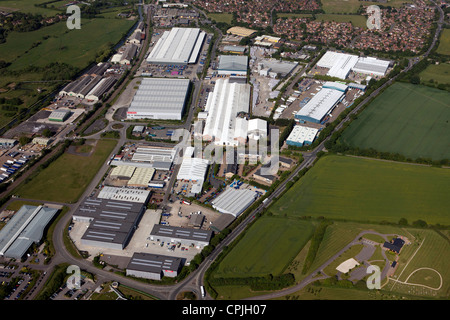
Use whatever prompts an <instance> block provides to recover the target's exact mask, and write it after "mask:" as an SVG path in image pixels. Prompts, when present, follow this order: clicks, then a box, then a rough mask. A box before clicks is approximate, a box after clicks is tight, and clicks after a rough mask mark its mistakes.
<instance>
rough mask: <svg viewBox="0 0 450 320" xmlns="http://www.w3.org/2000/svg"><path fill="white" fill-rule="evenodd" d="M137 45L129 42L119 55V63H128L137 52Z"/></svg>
mask: <svg viewBox="0 0 450 320" xmlns="http://www.w3.org/2000/svg"><path fill="white" fill-rule="evenodd" d="M137 49H138V47H137V45H135V44H133V43H129V44H127V45H126V48H125V51H124V52H123V53H122V56H121V57H120V64H126V65H130V64H131V62H132V61H133V59H134V57H135V56H136V53H137Z"/></svg>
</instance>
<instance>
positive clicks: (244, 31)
mask: <svg viewBox="0 0 450 320" xmlns="http://www.w3.org/2000/svg"><path fill="white" fill-rule="evenodd" d="M227 33H230V34H232V35H235V36H239V37H251V36H252V35H254V34H255V33H256V30H252V29H248V28H244V27H231V28H230V29H228V30H227Z"/></svg>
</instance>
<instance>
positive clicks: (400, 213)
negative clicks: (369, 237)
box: [270, 156, 450, 225]
mask: <svg viewBox="0 0 450 320" xmlns="http://www.w3.org/2000/svg"><path fill="white" fill-rule="evenodd" d="M449 181H450V170H448V169H441V168H434V167H425V166H418V165H410V164H402V163H394V162H387V161H378V160H372V159H360V158H352V157H345V156H325V157H324V158H321V159H320V160H319V161H318V162H317V164H316V165H315V166H314V167H313V168H312V169H311V170H309V171H308V172H307V173H306V175H305V176H304V177H303V178H302V179H300V180H299V181H298V182H297V183H295V184H294V185H293V186H292V187H291V188H290V189H289V190H288V191H287V192H286V193H285V194H284V195H283V196H282V197H281V198H280V200H278V201H277V202H276V203H275V204H274V205H273V206H272V207H271V208H270V211H271V212H272V213H273V214H274V215H279V216H282V215H287V216H313V217H320V216H323V217H325V218H330V219H346V220H353V221H360V222H362V221H365V222H381V221H383V220H384V221H389V222H395V223H396V222H398V221H399V220H400V218H406V219H407V220H408V222H409V223H411V222H413V221H416V220H419V219H421V220H425V221H426V222H427V223H431V224H437V223H440V224H442V225H450V216H449V215H448V214H447V211H448V210H447V208H448V207H449V206H450V198H449V197H448V195H447V193H448V189H449V186H450V184H449V183H450V182H449Z"/></svg>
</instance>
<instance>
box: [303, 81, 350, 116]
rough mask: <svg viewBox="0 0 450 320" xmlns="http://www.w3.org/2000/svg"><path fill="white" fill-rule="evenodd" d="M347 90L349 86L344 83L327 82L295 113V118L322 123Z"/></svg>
mask: <svg viewBox="0 0 450 320" xmlns="http://www.w3.org/2000/svg"><path fill="white" fill-rule="evenodd" d="M346 90H347V86H346V85H344V84H340V83H333V82H326V83H325V84H324V86H323V87H322V89H320V91H319V92H318V93H317V94H316V95H315V96H314V97H312V98H311V100H309V101H308V103H306V105H305V106H303V107H302V108H301V109H300V110H299V111H298V112H297V113H296V114H295V118H296V119H299V120H304V121H309V122H313V123H321V122H322V120H323V119H324V118H325V116H326V115H327V114H329V113H331V112H332V111H333V109H334V108H335V107H336V106H337V105H338V103H339V102H340V101H341V100H342V99H343V98H344V96H345V92H346Z"/></svg>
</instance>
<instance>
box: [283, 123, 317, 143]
mask: <svg viewBox="0 0 450 320" xmlns="http://www.w3.org/2000/svg"><path fill="white" fill-rule="evenodd" d="M317 132H319V129H316V128H310V127H303V126H298V125H297V126H294V128H293V129H292V131H291V133H290V134H289V136H288V137H287V139H286V144H287V145H289V146H295V147H302V146H305V145H310V144H311V143H313V142H314V139H315V138H316V136H317Z"/></svg>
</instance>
